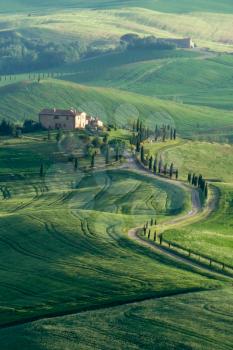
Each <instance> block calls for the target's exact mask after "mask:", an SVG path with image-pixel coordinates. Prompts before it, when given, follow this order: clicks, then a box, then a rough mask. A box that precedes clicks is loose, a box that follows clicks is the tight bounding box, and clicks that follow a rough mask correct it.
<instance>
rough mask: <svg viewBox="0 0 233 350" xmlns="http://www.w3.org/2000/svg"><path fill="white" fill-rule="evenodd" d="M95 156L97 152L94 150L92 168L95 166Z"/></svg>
mask: <svg viewBox="0 0 233 350" xmlns="http://www.w3.org/2000/svg"><path fill="white" fill-rule="evenodd" d="M95 156H96V153H95V152H93V154H92V156H91V168H94V167H95Z"/></svg>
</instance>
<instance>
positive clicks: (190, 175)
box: [188, 173, 192, 184]
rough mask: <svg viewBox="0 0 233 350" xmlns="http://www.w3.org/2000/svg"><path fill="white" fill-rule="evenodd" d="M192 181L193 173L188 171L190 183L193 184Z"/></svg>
mask: <svg viewBox="0 0 233 350" xmlns="http://www.w3.org/2000/svg"><path fill="white" fill-rule="evenodd" d="M191 182H192V174H191V173H188V183H190V184H191Z"/></svg>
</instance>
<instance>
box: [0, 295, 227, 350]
mask: <svg viewBox="0 0 233 350" xmlns="http://www.w3.org/2000/svg"><path fill="white" fill-rule="evenodd" d="M232 300H233V295H232V290H231V289H230V288H228V289H224V290H221V291H219V290H217V291H211V292H208V291H207V292H199V293H190V294H186V295H179V296H172V297H165V298H161V299H157V300H150V301H146V302H140V303H134V304H128V305H124V306H119V307H114V308H108V309H103V310H98V311H89V312H85V313H82V314H79V315H74V316H69V317H61V318H56V320H49V319H48V320H43V321H39V322H35V323H32V324H28V325H23V326H19V327H14V328H12V329H6V330H2V331H0V334H1V343H2V346H3V347H4V348H5V349H9V350H15V343H17V344H18V345H19V346H23V347H25V348H27V349H33V350H34V349H35V350H40V349H41V348H43V349H46V350H47V349H48V350H49V349H61V348H63V347H64V344H66V349H67V350H71V349H80V348H81V349H87V350H91V349H93V348H95V349H104V350H108V349H111V350H115V349H122V348H124V349H130V350H131V349H132V350H133V349H138V350H139V349H155V348H156V349H166V350H170V349H194V350H202V349H208V350H212V349H214V350H219V349H229V350H230V349H231V347H232V341H233V338H232V329H231V323H232V319H233V311H232V306H231V305H232ZM90 335H91V336H90ZM42 344H43V345H42Z"/></svg>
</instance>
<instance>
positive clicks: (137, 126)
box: [136, 118, 140, 132]
mask: <svg viewBox="0 0 233 350" xmlns="http://www.w3.org/2000/svg"><path fill="white" fill-rule="evenodd" d="M139 128H140V120H139V118H138V119H137V124H136V130H137V132H139Z"/></svg>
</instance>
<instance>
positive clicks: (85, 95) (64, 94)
mask: <svg viewBox="0 0 233 350" xmlns="http://www.w3.org/2000/svg"><path fill="white" fill-rule="evenodd" d="M0 95H1V111H0V117H1V118H7V119H11V120H15V121H16V120H23V119H25V118H34V119H37V115H38V112H39V111H40V110H41V109H42V108H45V107H48V108H49V107H50V108H51V107H55V106H56V107H57V108H71V107H76V108H79V109H81V110H85V111H87V112H88V113H91V114H95V115H99V116H101V118H102V119H103V121H104V122H114V121H117V123H118V124H119V125H124V126H126V125H127V123H132V122H133V120H135V119H136V118H138V117H141V118H142V119H144V120H146V122H147V124H148V125H151V126H152V127H154V126H155V124H156V123H157V124H161V123H166V124H171V125H175V126H176V127H177V128H178V129H179V132H180V133H181V134H182V135H190V134H192V135H194V134H198V133H200V132H210V133H211V132H212V131H216V130H219V129H222V128H226V127H229V126H232V125H233V112H228V111H221V119H220V118H219V113H220V112H219V110H215V109H211V108H208V107H201V108H199V107H195V106H189V105H183V104H178V103H175V102H171V101H164V100H159V99H156V98H151V97H147V96H142V95H138V94H134V93H129V92H125V91H120V90H116V89H109V88H100V87H87V86H83V85H78V84H75V83H71V82H67V81H59V80H44V81H41V82H40V83H37V82H23V83H16V84H12V85H7V86H3V87H1V88H0Z"/></svg>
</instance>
